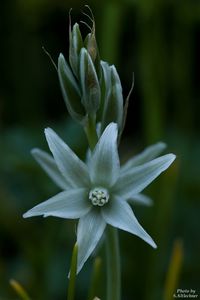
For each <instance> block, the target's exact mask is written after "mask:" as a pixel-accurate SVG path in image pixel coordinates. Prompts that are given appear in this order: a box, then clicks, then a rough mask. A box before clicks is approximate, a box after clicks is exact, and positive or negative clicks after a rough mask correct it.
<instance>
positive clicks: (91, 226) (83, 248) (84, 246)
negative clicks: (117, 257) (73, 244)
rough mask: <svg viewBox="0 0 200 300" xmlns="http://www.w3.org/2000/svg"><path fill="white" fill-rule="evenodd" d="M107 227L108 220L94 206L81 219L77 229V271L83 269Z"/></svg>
mask: <svg viewBox="0 0 200 300" xmlns="http://www.w3.org/2000/svg"><path fill="white" fill-rule="evenodd" d="M105 227H106V222H105V221H104V219H103V218H102V216H101V214H100V211H99V209H94V208H93V209H92V210H91V211H90V212H89V213H88V214H87V215H85V216H83V217H82V218H81V219H80V220H79V223H78V231H77V242H78V265H77V273H78V272H79V271H80V270H81V269H82V267H83V265H84V263H85V262H86V260H87V259H88V257H89V256H90V255H91V253H92V252H93V250H94V249H95V247H96V245H97V243H98V242H99V240H100V238H101V236H102V234H103V232H104V229H105Z"/></svg>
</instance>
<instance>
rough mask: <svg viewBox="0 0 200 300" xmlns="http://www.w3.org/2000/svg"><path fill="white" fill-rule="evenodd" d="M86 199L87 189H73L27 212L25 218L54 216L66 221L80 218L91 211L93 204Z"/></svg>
mask: <svg viewBox="0 0 200 300" xmlns="http://www.w3.org/2000/svg"><path fill="white" fill-rule="evenodd" d="M86 199H87V190H86V189H71V190H68V191H64V192H61V193H59V194H57V195H55V196H54V197H52V198H50V199H49V200H47V201H44V202H42V203H40V204H38V205H36V206H35V207H33V208H32V209H30V210H29V211H27V212H26V213H25V214H24V215H23V217H24V218H29V217H33V216H40V215H44V217H48V216H54V217H59V218H66V219H76V218H80V217H82V216H84V215H85V214H86V213H88V212H89V210H90V209H91V204H90V202H89V201H87V200H86Z"/></svg>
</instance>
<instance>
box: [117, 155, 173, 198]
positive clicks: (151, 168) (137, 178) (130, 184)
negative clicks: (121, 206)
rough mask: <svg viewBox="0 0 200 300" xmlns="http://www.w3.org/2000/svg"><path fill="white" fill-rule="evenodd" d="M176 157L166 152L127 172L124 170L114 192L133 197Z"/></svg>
mask: <svg viewBox="0 0 200 300" xmlns="http://www.w3.org/2000/svg"><path fill="white" fill-rule="evenodd" d="M174 159H175V155H174V154H166V155H163V156H160V157H158V158H156V159H154V160H151V161H150V162H147V163H146V164H143V165H141V166H137V167H135V168H134V167H133V168H132V169H130V170H128V171H127V172H122V174H121V175H120V177H119V179H118V182H117V183H116V185H115V187H114V189H115V190H114V192H115V193H116V194H117V195H120V196H122V197H123V198H131V197H132V196H133V195H135V194H138V193H140V192H141V191H142V190H143V189H144V188H145V187H146V186H148V185H149V184H150V183H151V182H152V181H153V180H154V179H155V178H156V177H158V176H159V175H160V173H162V172H163V171H165V170H166V169H167V168H168V167H169V166H170V165H171V163H172V162H173V161H174Z"/></svg>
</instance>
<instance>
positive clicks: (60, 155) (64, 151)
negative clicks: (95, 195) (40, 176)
mask: <svg viewBox="0 0 200 300" xmlns="http://www.w3.org/2000/svg"><path fill="white" fill-rule="evenodd" d="M45 135H46V139H47V142H48V144H49V148H50V150H51V152H52V154H53V156H54V159H55V162H56V164H57V166H58V168H59V170H60V171H61V173H62V175H63V176H64V177H65V178H66V180H67V181H68V182H70V183H71V185H72V186H73V187H86V186H89V182H90V180H89V174H88V169H87V166H86V165H85V164H84V163H83V162H82V161H81V160H80V159H79V158H78V156H77V155H76V154H75V153H74V152H73V151H72V150H71V149H70V148H69V147H68V146H67V144H65V142H64V141H63V140H62V139H61V138H60V137H59V136H58V135H57V134H56V133H55V132H54V131H53V130H52V129H51V128H47V129H45Z"/></svg>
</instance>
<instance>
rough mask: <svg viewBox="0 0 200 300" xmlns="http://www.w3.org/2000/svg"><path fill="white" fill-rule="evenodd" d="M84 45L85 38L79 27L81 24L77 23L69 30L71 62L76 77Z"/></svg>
mask: <svg viewBox="0 0 200 300" xmlns="http://www.w3.org/2000/svg"><path fill="white" fill-rule="evenodd" d="M82 47H83V40H82V36H81V32H80V29H79V25H78V24H77V23H75V24H74V26H73V28H72V31H71V28H70V32H69V62H70V65H71V68H72V70H73V72H74V74H75V75H76V77H78V73H79V72H78V68H79V54H80V50H81V48H82Z"/></svg>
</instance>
